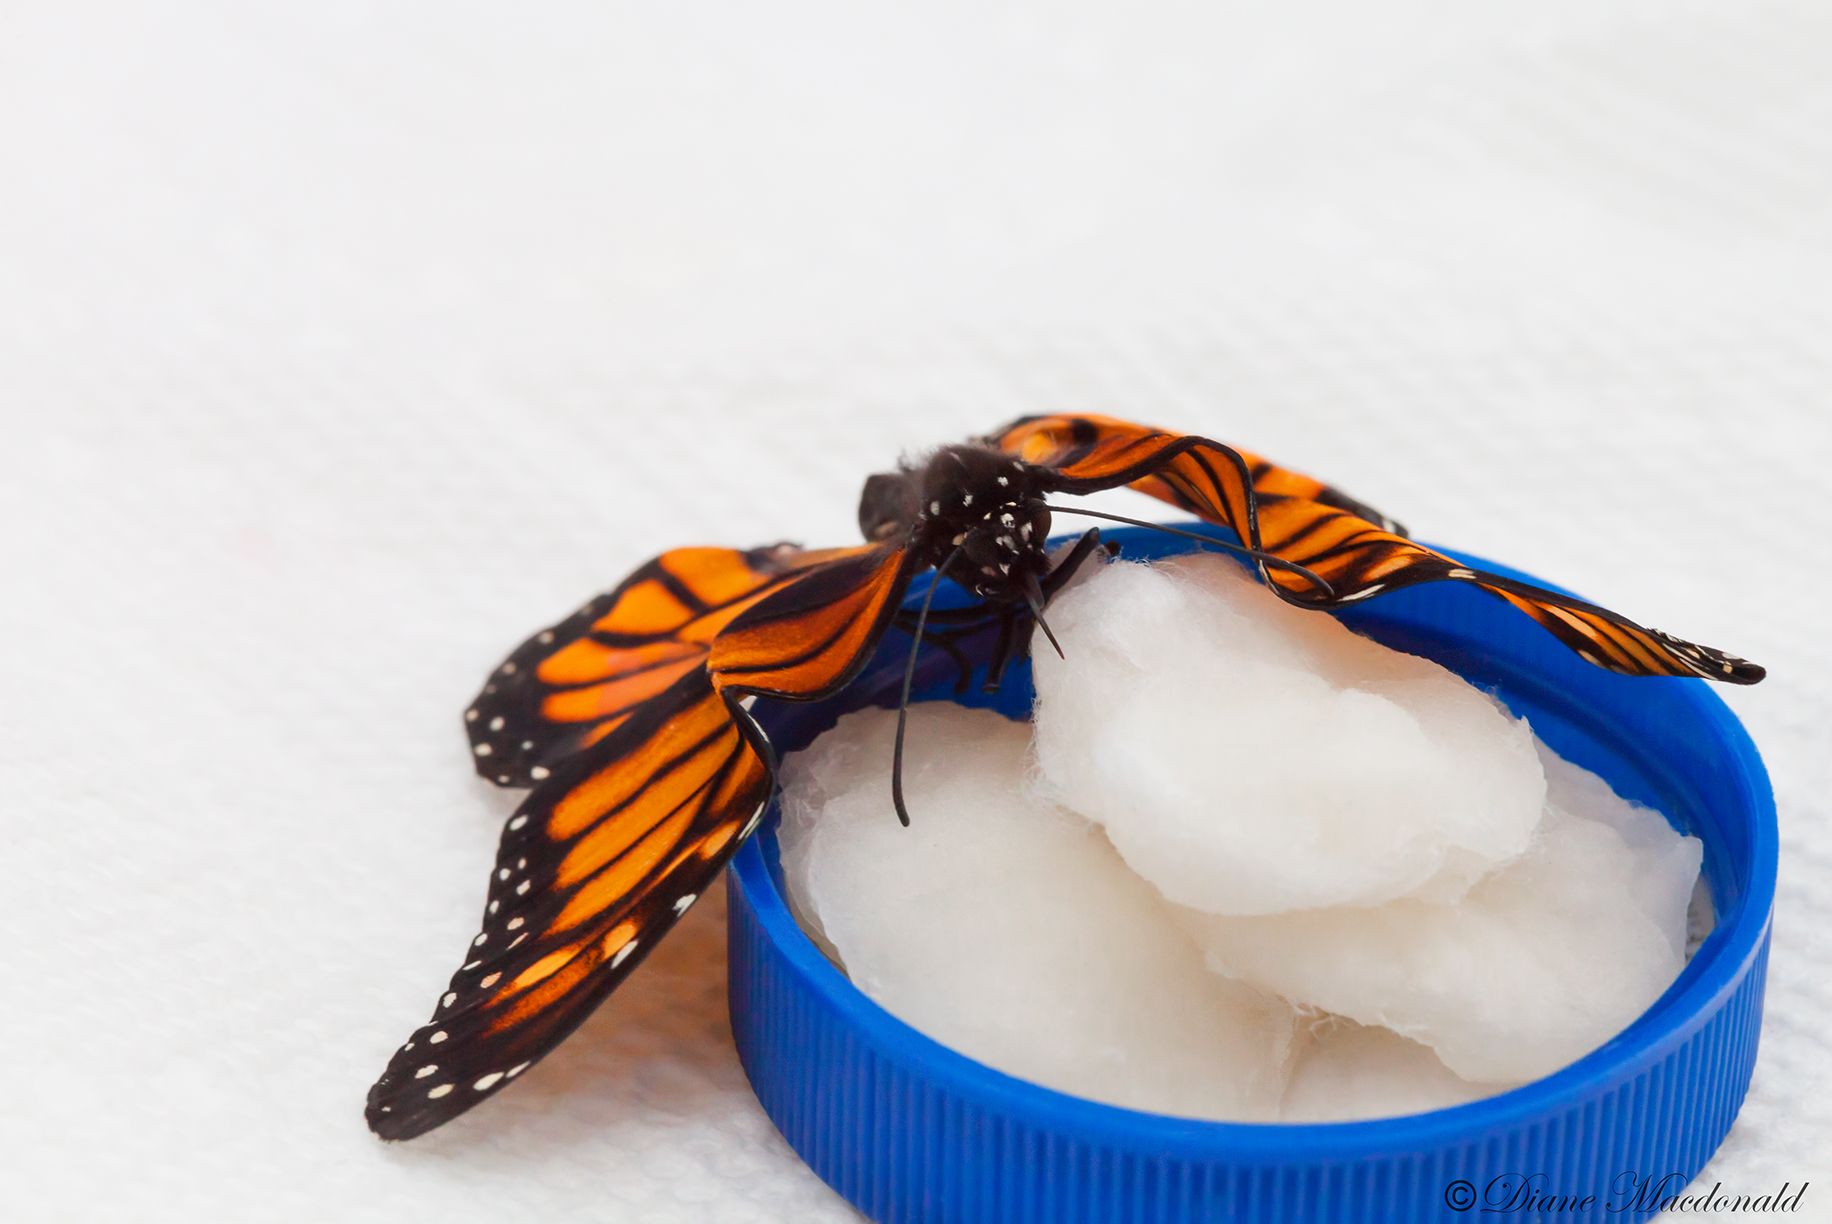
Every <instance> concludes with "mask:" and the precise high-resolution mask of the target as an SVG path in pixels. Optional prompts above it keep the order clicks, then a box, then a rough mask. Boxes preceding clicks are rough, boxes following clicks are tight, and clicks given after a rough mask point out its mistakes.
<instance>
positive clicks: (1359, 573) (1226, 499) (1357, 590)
mask: <svg viewBox="0 0 1832 1224" xmlns="http://www.w3.org/2000/svg"><path fill="white" fill-rule="evenodd" d="M989 440H990V441H991V443H992V444H993V445H995V446H997V447H999V448H1000V449H1002V450H1005V451H1007V452H1009V453H1011V454H1014V455H1016V456H1018V457H1019V458H1021V459H1023V460H1025V461H1026V462H1029V463H1034V464H1037V465H1040V466H1042V467H1045V468H1049V469H1052V470H1053V471H1054V472H1055V473H1057V487H1058V488H1059V489H1060V491H1062V492H1068V493H1086V492H1093V491H1095V490H1097V489H1106V488H1113V487H1116V486H1118V485H1129V486H1130V487H1132V488H1135V489H1138V490H1139V491H1140V492H1143V493H1148V494H1150V495H1152V496H1153V497H1157V498H1159V499H1161V500H1163V501H1167V502H1170V503H1171V504H1173V505H1176V506H1180V507H1181V508H1183V509H1184V510H1187V511H1189V512H1190V513H1192V514H1195V515H1197V516H1198V517H1199V518H1202V519H1205V520H1207V521H1208V522H1211V523H1216V524H1219V525H1221V526H1224V527H1229V528H1232V529H1233V530H1234V532H1235V533H1236V534H1237V535H1239V536H1240V538H1241V540H1242V542H1243V543H1246V544H1248V545H1249V546H1251V547H1254V548H1258V549H1260V550H1261V551H1263V552H1266V553H1269V554H1271V555H1273V556H1275V557H1278V558H1279V559H1281V560H1284V561H1289V562H1292V563H1294V564H1297V565H1301V566H1304V567H1305V568H1306V569H1308V570H1310V571H1311V572H1312V573H1314V574H1316V575H1317V576H1318V577H1320V578H1322V579H1323V580H1324V581H1325V582H1327V583H1328V584H1329V590H1328V591H1322V590H1319V589H1318V588H1317V587H1316V586H1315V585H1314V584H1313V583H1312V582H1311V581H1310V580H1309V579H1307V578H1306V577H1304V576H1303V575H1302V574H1297V573H1292V572H1289V571H1286V570H1281V569H1275V568H1271V567H1262V568H1261V571H1260V572H1261V576H1262V577H1263V578H1264V579H1265V581H1266V582H1267V583H1268V584H1269V585H1271V587H1272V588H1273V589H1274V590H1275V591H1277V592H1278V593H1279V595H1281V596H1282V597H1283V598H1285V599H1286V600H1287V601H1289V602H1291V603H1296V604H1300V605H1302V606H1305V607H1312V608H1333V607H1340V606H1342V605H1344V604H1349V603H1355V602H1358V601H1360V600H1363V599H1368V598H1371V597H1373V596H1376V595H1380V594H1382V593H1385V592H1389V591H1394V590H1398V589H1400V588H1402V587H1408V586H1415V585H1417V584H1419V583H1421V582H1438V581H1454V582H1467V583H1471V584H1473V585H1475V586H1477V587H1479V588H1481V589H1483V590H1485V591H1487V592H1489V593H1490V594H1492V595H1495V596H1497V597H1499V598H1501V599H1504V600H1506V601H1507V602H1508V603H1510V604H1512V605H1513V606H1514V607H1516V608H1518V609H1519V610H1520V611H1522V612H1524V613H1526V614H1527V615H1528V616H1530V617H1532V618H1533V619H1534V620H1535V621H1536V622H1538V623H1539V624H1540V625H1541V626H1543V627H1544V628H1545V629H1546V630H1547V631H1548V632H1550V633H1551V634H1552V635H1553V636H1554V637H1556V638H1557V639H1558V640H1559V641H1561V642H1563V643H1564V644H1565V645H1566V646H1568V647H1570V648H1571V649H1572V650H1574V651H1576V652H1577V653H1578V654H1579V656H1580V657H1582V658H1584V659H1586V660H1587V661H1589V662H1591V663H1594V664H1596V665H1597V666H1599V667H1604V668H1607V669H1609V670H1611V671H1616V672H1621V673H1623V674H1625V675H1632V676H1704V677H1707V678H1709V679H1713V680H1723V681H1728V682H1730V683H1735V684H1753V683H1755V682H1756V681H1758V680H1760V679H1761V678H1762V676H1763V674H1764V673H1763V670H1762V669H1761V668H1760V667H1758V666H1756V665H1755V664H1753V663H1749V662H1747V661H1746V660H1743V659H1739V658H1736V657H1735V656H1733V655H1728V654H1725V653H1723V652H1722V651H1718V650H1713V649H1711V648H1710V647H1707V646H1699V645H1697V644H1695V643H1692V642H1687V641H1684V640H1682V639H1680V638H1676V637H1673V636H1671V635H1669V634H1665V633H1661V632H1660V631H1658V630H1654V629H1648V628H1645V627H1643V626H1641V625H1637V624H1635V623H1634V622H1633V621H1630V620H1628V619H1626V618H1625V617H1622V616H1618V615H1617V614H1616V613H1614V612H1611V611H1609V610H1608V609H1605V608H1600V607H1597V606H1596V605H1594V604H1589V603H1585V602H1583V601H1582V600H1578V599H1574V598H1572V597H1570V596H1566V595H1561V594H1559V593H1558V592H1555V591H1548V590H1545V589H1543V588H1540V587H1536V586H1532V585H1529V584H1527V583H1523V582H1517V581H1515V580H1513V579H1510V578H1506V577H1503V576H1501V575H1498V574H1492V573H1488V572H1486V571H1483V570H1478V569H1474V568H1471V567H1469V566H1465V565H1463V564H1462V563H1460V562H1458V561H1456V560H1455V559H1453V558H1451V557H1447V556H1445V555H1444V554H1443V553H1440V552H1437V551H1435V550H1433V549H1430V548H1427V547H1425V546H1424V545H1422V544H1418V543H1415V542H1414V541H1412V540H1411V539H1409V538H1407V536H1406V535H1405V532H1404V529H1403V528H1401V527H1400V526H1399V524H1397V523H1395V522H1394V521H1393V520H1392V519H1390V518H1388V517H1387V516H1386V515H1384V514H1381V513H1380V512H1379V511H1377V510H1375V509H1373V508H1372V507H1370V506H1367V505H1365V504H1363V503H1361V502H1358V501H1356V500H1355V499H1354V498H1351V497H1348V496H1347V495H1346V494H1343V493H1342V492H1340V491H1339V490H1336V489H1333V488H1331V487H1330V486H1328V485H1325V484H1323V483H1322V482H1321V481H1317V480H1314V479H1312V478H1311V477H1309V476H1304V475H1302V474H1300V473H1297V472H1293V471H1291V470H1289V469H1287V468H1282V467H1279V466H1278V465H1277V464H1274V463H1270V462H1268V461H1266V460H1265V459H1262V458H1260V457H1259V456H1257V455H1252V454H1249V453H1246V452H1243V451H1238V450H1235V449H1234V448H1232V447H1229V446H1224V445H1223V444H1221V443H1219V442H1213V441H1210V440H1209V439H1206V438H1200V437H1195V436H1193V435H1188V434H1172V433H1167V432H1165V431H1163V430H1159V429H1152V428H1150V427H1148V426H1144V425H1135V424H1132V423H1131V422H1129V421H1119V420H1115V419H1113V418H1110V417H1092V416H1049V417H1030V418H1026V419H1024V420H1021V421H1017V422H1014V423H1013V424H1012V425H1010V426H1007V427H1006V428H1005V429H1003V430H1001V431H1000V432H998V433H996V434H994V435H992V436H991V438H990V439H989Z"/></svg>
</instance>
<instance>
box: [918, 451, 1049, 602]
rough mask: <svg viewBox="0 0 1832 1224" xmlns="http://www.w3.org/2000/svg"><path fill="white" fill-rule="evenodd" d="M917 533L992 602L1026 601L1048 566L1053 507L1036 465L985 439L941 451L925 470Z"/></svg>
mask: <svg viewBox="0 0 1832 1224" xmlns="http://www.w3.org/2000/svg"><path fill="white" fill-rule="evenodd" d="M918 489H919V491H920V501H919V504H918V507H917V511H916V523H915V532H914V538H915V542H916V546H917V547H918V548H919V549H921V550H922V553H923V554H924V559H926V560H928V562H929V563H930V564H931V565H939V564H941V562H943V561H944V560H946V559H947V558H948V556H949V555H951V554H953V553H955V551H956V550H957V549H958V550H959V555H958V556H957V557H956V558H955V560H954V562H953V564H952V565H951V566H950V567H949V569H948V576H949V577H950V578H953V579H954V580H955V581H956V582H959V583H960V584H961V585H962V586H964V587H966V588H967V589H968V590H970V591H972V592H973V593H974V594H975V595H978V596H980V597H981V598H982V599H986V600H989V601H992V602H1014V603H1015V602H1021V601H1022V600H1023V599H1024V597H1025V592H1026V591H1027V590H1032V591H1034V590H1035V589H1036V585H1035V584H1036V583H1037V581H1038V580H1039V579H1041V578H1042V577H1043V576H1044V575H1045V574H1047V573H1048V572H1049V558H1048V555H1047V554H1046V553H1045V552H1044V542H1045V541H1046V540H1047V539H1048V538H1049V534H1050V512H1049V508H1048V507H1047V506H1045V505H1044V504H1043V489H1042V487H1041V484H1040V482H1039V480H1038V476H1037V473H1036V469H1034V468H1031V467H1029V466H1028V465H1026V464H1023V463H1020V462H1018V461H1017V460H1014V459H1013V458H1012V457H1011V456H1009V455H1004V454H1000V453H999V452H997V451H994V450H991V449H989V448H985V447H976V446H950V447H944V448H943V449H942V450H939V451H937V452H936V453H935V454H934V456H933V457H931V458H930V460H929V462H928V463H927V464H926V465H925V466H924V467H923V469H922V471H921V472H920V474H919V485H918Z"/></svg>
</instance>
